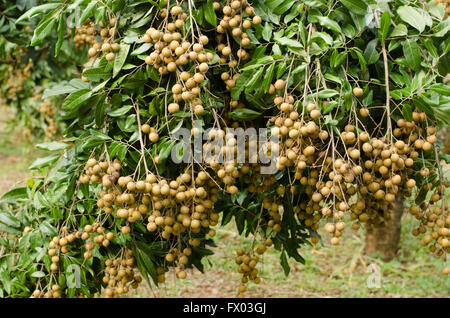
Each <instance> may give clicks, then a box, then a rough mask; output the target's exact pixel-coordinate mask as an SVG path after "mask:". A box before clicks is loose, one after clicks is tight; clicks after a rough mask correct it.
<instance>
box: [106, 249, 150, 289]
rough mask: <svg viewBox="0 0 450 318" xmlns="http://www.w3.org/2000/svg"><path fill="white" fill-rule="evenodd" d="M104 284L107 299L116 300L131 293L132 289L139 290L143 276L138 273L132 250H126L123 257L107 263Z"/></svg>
mask: <svg viewBox="0 0 450 318" xmlns="http://www.w3.org/2000/svg"><path fill="white" fill-rule="evenodd" d="M102 282H103V283H104V284H106V285H107V286H108V287H106V288H105V290H104V294H105V296H106V298H116V297H119V296H120V295H123V294H126V293H128V292H129V290H130V287H131V288H133V289H136V288H138V286H139V284H140V283H141V282H142V276H141V275H140V274H138V273H137V272H136V263H135V259H134V253H133V251H132V250H129V249H125V251H124V252H123V253H122V256H121V257H118V258H113V259H112V258H110V259H107V260H106V262H105V275H104V276H103V278H102Z"/></svg>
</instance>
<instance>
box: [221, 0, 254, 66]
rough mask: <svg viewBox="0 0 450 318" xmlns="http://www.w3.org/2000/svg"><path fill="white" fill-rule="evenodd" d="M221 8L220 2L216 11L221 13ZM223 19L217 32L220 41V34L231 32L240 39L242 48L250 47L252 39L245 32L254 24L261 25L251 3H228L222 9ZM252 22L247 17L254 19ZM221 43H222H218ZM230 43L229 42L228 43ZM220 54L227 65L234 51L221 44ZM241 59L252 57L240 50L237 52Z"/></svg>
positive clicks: (237, 1)
mask: <svg viewBox="0 0 450 318" xmlns="http://www.w3.org/2000/svg"><path fill="white" fill-rule="evenodd" d="M220 8H221V5H220V3H219V2H215V3H214V9H215V10H216V11H219V10H220ZM222 13H223V18H222V20H221V21H220V22H219V25H218V26H217V29H216V30H217V32H218V33H219V38H218V40H221V39H223V37H221V36H220V34H225V33H227V32H228V31H229V30H231V34H232V35H233V37H235V38H236V39H238V41H239V43H240V44H241V45H242V46H244V47H245V46H249V45H250V39H249V37H248V34H247V33H245V30H248V29H250V28H251V27H252V23H253V24H254V25H258V24H261V17H260V16H258V15H255V11H254V9H253V7H252V6H250V5H249V3H248V2H247V1H246V0H243V1H240V0H233V1H231V2H229V3H227V4H226V5H225V6H223V8H222ZM252 16H253V19H252V20H248V19H245V18H246V17H252ZM218 42H219V43H220V42H221V41H218ZM228 43H229V41H228ZM217 50H218V52H220V53H221V59H223V61H221V64H225V61H226V60H227V59H228V58H229V57H231V54H232V50H231V47H230V46H225V44H222V43H220V44H219V46H218V47H217ZM236 54H237V56H238V58H239V59H242V60H244V61H245V60H247V59H249V58H250V55H249V54H248V53H247V52H246V51H245V50H244V49H241V48H240V49H239V50H238V51H237V52H236Z"/></svg>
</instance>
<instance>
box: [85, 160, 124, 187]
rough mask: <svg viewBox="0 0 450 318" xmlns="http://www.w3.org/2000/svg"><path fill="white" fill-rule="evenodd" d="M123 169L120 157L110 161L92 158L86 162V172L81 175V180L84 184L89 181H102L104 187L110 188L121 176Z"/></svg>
mask: <svg viewBox="0 0 450 318" xmlns="http://www.w3.org/2000/svg"><path fill="white" fill-rule="evenodd" d="M121 169H122V165H121V163H120V160H118V159H114V161H113V162H111V163H110V162H107V161H102V160H100V161H97V160H96V159H95V158H91V159H89V160H88V161H87V163H86V170H85V173H84V174H83V175H81V176H80V182H81V183H83V184H86V183H89V181H91V182H94V183H101V184H102V185H103V186H104V187H106V188H109V187H111V186H112V184H113V183H114V182H115V181H116V180H117V179H118V178H119V177H120V170H121Z"/></svg>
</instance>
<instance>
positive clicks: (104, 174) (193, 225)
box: [81, 158, 219, 278]
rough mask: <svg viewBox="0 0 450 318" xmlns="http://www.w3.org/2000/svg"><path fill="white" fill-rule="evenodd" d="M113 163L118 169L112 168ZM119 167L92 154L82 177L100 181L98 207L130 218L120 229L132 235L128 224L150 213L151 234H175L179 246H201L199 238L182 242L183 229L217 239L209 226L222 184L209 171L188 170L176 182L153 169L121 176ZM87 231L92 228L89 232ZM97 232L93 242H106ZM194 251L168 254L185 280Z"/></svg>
mask: <svg viewBox="0 0 450 318" xmlns="http://www.w3.org/2000/svg"><path fill="white" fill-rule="evenodd" d="M115 164H117V166H116V167H115V168H118V169H117V170H116V169H115V168H114V165H115ZM118 165H120V163H119V162H118V161H114V162H113V163H112V165H108V164H107V162H104V161H97V160H96V159H94V158H91V159H89V160H88V162H87V165H86V166H87V170H86V173H85V174H84V175H82V178H81V181H82V182H89V181H90V182H97V183H102V185H103V189H102V190H101V191H100V193H99V198H98V200H97V207H98V208H100V209H102V210H104V211H105V212H106V213H107V214H112V215H114V216H115V217H117V218H118V219H126V225H123V226H122V229H121V231H122V233H124V234H128V233H130V231H131V227H130V223H131V224H132V223H135V222H138V221H141V222H143V221H142V216H144V215H146V216H147V221H148V223H147V224H146V228H147V230H148V231H149V232H152V233H155V234H157V235H158V237H160V238H162V239H163V240H170V239H171V238H174V239H175V241H176V242H177V243H176V244H178V246H179V244H184V245H190V246H199V245H200V244H201V241H200V237H191V238H190V239H189V240H187V241H186V242H178V240H176V238H177V237H180V235H181V234H182V233H185V232H189V233H191V235H196V234H199V233H200V232H201V231H202V229H205V230H206V231H204V232H203V233H204V234H202V235H205V236H206V235H209V236H210V237H213V236H214V235H215V234H216V233H215V230H214V229H211V228H210V227H211V226H215V225H217V223H218V221H219V214H218V213H216V212H215V211H214V209H213V206H214V203H215V202H216V201H217V200H218V188H217V185H216V184H215V183H214V181H213V180H212V179H211V177H210V176H209V174H207V173H206V172H204V171H199V172H198V173H193V172H192V171H191V170H186V172H184V173H183V174H181V175H179V176H178V177H177V178H176V179H175V180H166V179H164V178H160V177H157V176H155V175H154V174H152V173H150V172H149V173H148V174H147V176H146V178H145V180H134V178H132V177H131V176H120V174H119V173H118V170H120V169H119V168H120V167H119V166H118ZM99 169H100V170H99ZM114 173H116V174H114ZM93 176H96V177H95V178H93ZM85 233H89V232H88V231H87V230H85ZM99 235H100V238H101V239H100V238H98V237H99V236H96V237H95V238H94V240H93V241H94V243H97V244H98V245H103V246H105V245H104V244H105V243H104V242H105V241H104V240H105V239H108V238H107V237H106V236H105V235H104V234H103V233H99ZM88 244H89V246H87V245H86V248H87V252H90V250H91V249H92V248H93V246H94V245H93V243H91V242H89V243H88ZM190 254H191V249H190V248H188V247H186V248H185V249H184V250H183V253H178V249H177V248H176V247H174V248H172V249H171V250H170V251H169V252H167V254H166V256H165V261H166V265H172V264H178V265H177V268H178V269H177V276H178V277H179V278H185V277H186V273H185V271H184V265H185V264H187V261H188V259H187V257H189V255H190ZM164 272H165V271H164Z"/></svg>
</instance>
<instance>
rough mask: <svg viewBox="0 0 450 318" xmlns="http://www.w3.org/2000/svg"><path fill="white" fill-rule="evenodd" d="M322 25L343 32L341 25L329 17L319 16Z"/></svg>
mask: <svg viewBox="0 0 450 318" xmlns="http://www.w3.org/2000/svg"><path fill="white" fill-rule="evenodd" d="M317 19H318V20H319V23H320V25H321V26H323V27H325V28H327V29H330V30H332V31H334V32H337V33H341V32H342V30H341V27H340V26H339V24H338V23H337V22H336V21H333V20H331V19H330V18H328V17H317Z"/></svg>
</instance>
